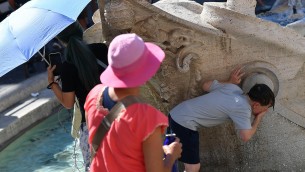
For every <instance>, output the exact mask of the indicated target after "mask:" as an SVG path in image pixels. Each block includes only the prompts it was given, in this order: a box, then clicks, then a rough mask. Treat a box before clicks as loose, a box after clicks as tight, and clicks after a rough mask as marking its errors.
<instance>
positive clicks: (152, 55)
mask: <svg viewBox="0 0 305 172" xmlns="http://www.w3.org/2000/svg"><path fill="white" fill-rule="evenodd" d="M164 57H165V54H164V51H163V50H162V49H161V48H160V47H158V46H157V45H155V44H153V43H149V42H144V41H143V40H142V38H140V37H139V36H137V35H136V34H122V35H119V36H117V37H115V38H114V39H113V40H112V42H111V43H110V45H109V49H108V63H109V66H108V67H107V68H106V70H105V71H104V72H103V73H102V74H101V76H100V80H101V82H102V83H103V84H105V85H107V86H110V87H114V88H128V87H137V86H140V85H143V84H145V82H146V81H148V80H149V79H150V78H151V77H152V76H153V75H155V73H156V72H157V70H158V69H159V67H160V64H161V63H162V61H163V59H164Z"/></svg>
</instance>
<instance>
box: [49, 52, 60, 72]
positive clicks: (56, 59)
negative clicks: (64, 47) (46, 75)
mask: <svg viewBox="0 0 305 172" xmlns="http://www.w3.org/2000/svg"><path fill="white" fill-rule="evenodd" d="M49 62H50V65H51V67H53V66H54V65H56V68H55V70H54V71H53V74H54V76H58V75H60V72H61V67H62V60H61V53H60V52H56V53H50V54H49Z"/></svg>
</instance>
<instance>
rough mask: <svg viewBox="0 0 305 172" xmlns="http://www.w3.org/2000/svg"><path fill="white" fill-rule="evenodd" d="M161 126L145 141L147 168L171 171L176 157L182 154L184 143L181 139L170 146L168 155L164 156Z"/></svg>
mask: <svg viewBox="0 0 305 172" xmlns="http://www.w3.org/2000/svg"><path fill="white" fill-rule="evenodd" d="M161 135H162V132H161V127H158V128H156V130H155V131H154V132H153V133H152V134H151V135H150V136H149V137H148V138H147V139H146V140H145V141H144V142H143V153H144V159H145V160H144V161H145V168H146V171H147V172H170V171H171V169H172V167H173V164H174V162H175V160H176V159H178V158H179V157H180V156H181V152H182V149H181V147H182V145H181V143H179V139H178V140H176V141H175V142H173V143H172V144H170V145H169V146H168V151H167V155H166V157H165V158H164V152H163V148H162V146H163V144H162V137H161Z"/></svg>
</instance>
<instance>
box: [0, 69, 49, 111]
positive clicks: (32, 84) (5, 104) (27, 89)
mask: <svg viewBox="0 0 305 172" xmlns="http://www.w3.org/2000/svg"><path fill="white" fill-rule="evenodd" d="M47 78H48V75H47V72H43V73H41V74H38V75H36V76H34V77H31V78H29V79H27V80H25V81H23V82H21V83H18V84H10V85H8V86H6V85H4V86H3V88H1V90H0V112H1V113H2V111H4V110H6V109H8V108H9V107H11V106H13V105H14V104H16V103H17V102H19V101H20V100H23V99H25V98H27V97H28V96H30V94H31V93H35V92H38V91H40V90H41V89H43V88H46V86H47V85H48V81H47Z"/></svg>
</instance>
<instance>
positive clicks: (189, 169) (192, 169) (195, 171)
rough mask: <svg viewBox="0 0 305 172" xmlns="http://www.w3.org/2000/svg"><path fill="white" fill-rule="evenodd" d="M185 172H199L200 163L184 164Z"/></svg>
mask: <svg viewBox="0 0 305 172" xmlns="http://www.w3.org/2000/svg"><path fill="white" fill-rule="evenodd" d="M184 168H185V170H184V171H185V172H199V170H200V163H198V164H187V163H184Z"/></svg>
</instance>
